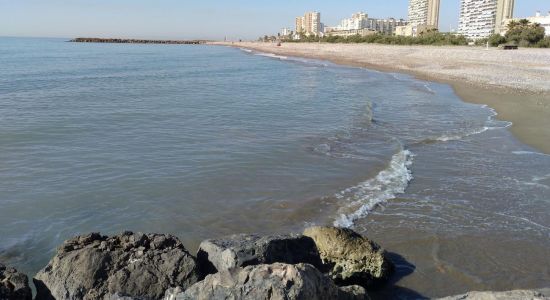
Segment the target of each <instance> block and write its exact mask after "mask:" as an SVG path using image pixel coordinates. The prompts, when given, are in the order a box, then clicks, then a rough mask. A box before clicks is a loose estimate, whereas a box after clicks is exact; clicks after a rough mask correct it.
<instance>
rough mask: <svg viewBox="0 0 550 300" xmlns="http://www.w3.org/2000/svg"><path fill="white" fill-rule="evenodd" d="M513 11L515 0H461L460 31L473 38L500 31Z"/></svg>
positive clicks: (484, 36)
mask: <svg viewBox="0 0 550 300" xmlns="http://www.w3.org/2000/svg"><path fill="white" fill-rule="evenodd" d="M513 12H514V0H461V3H460V18H459V24H458V32H459V33H460V34H463V35H465V36H466V37H468V38H471V39H480V38H486V37H488V36H489V35H491V34H493V33H500V31H501V28H502V25H503V24H502V23H503V22H504V20H506V19H511V18H512V16H513Z"/></svg>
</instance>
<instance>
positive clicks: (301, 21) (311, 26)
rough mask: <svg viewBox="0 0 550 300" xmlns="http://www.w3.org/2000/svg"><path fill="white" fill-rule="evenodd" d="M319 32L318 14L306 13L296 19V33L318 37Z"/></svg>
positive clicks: (319, 20) (319, 17)
mask: <svg viewBox="0 0 550 300" xmlns="http://www.w3.org/2000/svg"><path fill="white" fill-rule="evenodd" d="M321 30H322V28H321V14H320V13H318V12H315V11H314V12H307V13H306V14H305V15H304V16H303V17H301V16H300V17H297V18H296V32H297V33H304V34H306V35H310V34H312V35H318V34H319V33H320V32H321Z"/></svg>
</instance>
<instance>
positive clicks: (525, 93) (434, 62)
mask: <svg viewBox="0 0 550 300" xmlns="http://www.w3.org/2000/svg"><path fill="white" fill-rule="evenodd" d="M214 44H217V45H225V46H232V47H240V48H246V49H251V50H256V51H261V52H267V53H274V54H277V55H288V56H298V57H306V58H314V59H324V60H329V61H332V62H334V63H338V64H345V65H351V66H359V67H366V68H371V69H375V70H380V71H391V72H395V71H397V72H403V73H407V74H411V75H414V76H416V77H418V78H421V79H426V80H430V81H436V82H444V83H448V84H450V85H451V86H452V87H453V88H454V90H455V91H456V93H457V95H458V96H459V97H461V98H462V99H463V100H464V101H466V102H472V103H478V104H487V105H489V106H490V107H492V108H494V109H495V110H496V112H497V113H498V118H499V119H500V120H505V121H511V122H512V123H513V125H512V127H511V128H510V130H511V131H512V133H513V134H514V135H515V136H516V137H517V138H518V139H519V140H520V141H522V142H523V143H525V144H528V145H530V146H532V147H534V148H536V149H538V150H539V151H541V152H543V153H547V154H550V50H549V49H520V50H517V51H503V50H498V49H490V50H485V49H484V48H481V47H435V46H393V45H374V44H315V43H307V44H302V43H286V44H283V45H282V46H281V47H277V46H275V45H274V44H271V43H253V42H243V43H214Z"/></svg>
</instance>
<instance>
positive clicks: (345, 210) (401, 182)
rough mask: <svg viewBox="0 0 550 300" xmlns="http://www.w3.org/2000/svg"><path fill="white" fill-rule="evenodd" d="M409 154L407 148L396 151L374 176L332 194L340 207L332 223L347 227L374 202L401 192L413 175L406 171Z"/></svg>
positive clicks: (371, 208)
mask: <svg viewBox="0 0 550 300" xmlns="http://www.w3.org/2000/svg"><path fill="white" fill-rule="evenodd" d="M413 156H414V155H413V153H412V152H410V151H409V150H402V151H399V152H398V153H396V154H394V155H393V157H392V159H391V161H390V163H389V165H388V167H387V168H386V169H384V170H382V171H380V173H378V175H376V177H374V178H371V179H369V180H367V181H364V182H362V183H360V184H358V185H356V186H353V187H350V188H347V189H345V190H343V191H341V192H340V193H338V194H336V195H335V196H336V198H338V199H340V200H341V201H342V202H343V206H342V207H341V208H340V211H339V213H340V217H339V218H338V219H337V220H336V221H334V225H335V226H342V227H351V226H353V224H354V222H355V221H356V220H357V219H359V218H361V217H364V216H366V215H367V214H368V213H369V212H370V211H372V210H373V209H374V208H375V207H376V206H377V205H379V204H381V203H383V202H386V201H388V200H391V199H394V198H395V196H396V195H397V194H402V193H404V192H405V189H406V188H407V186H408V184H409V182H410V181H411V179H412V178H413V176H412V172H411V170H410V166H411V165H412V161H413ZM353 210H354V211H353ZM349 211H352V212H349Z"/></svg>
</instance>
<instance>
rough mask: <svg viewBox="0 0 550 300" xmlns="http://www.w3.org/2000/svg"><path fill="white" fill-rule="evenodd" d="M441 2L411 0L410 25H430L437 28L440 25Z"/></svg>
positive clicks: (434, 0)
mask: <svg viewBox="0 0 550 300" xmlns="http://www.w3.org/2000/svg"><path fill="white" fill-rule="evenodd" d="M439 4H440V0H409V24H410V25H413V26H416V25H428V26H434V27H435V28H437V27H438V25H439Z"/></svg>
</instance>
